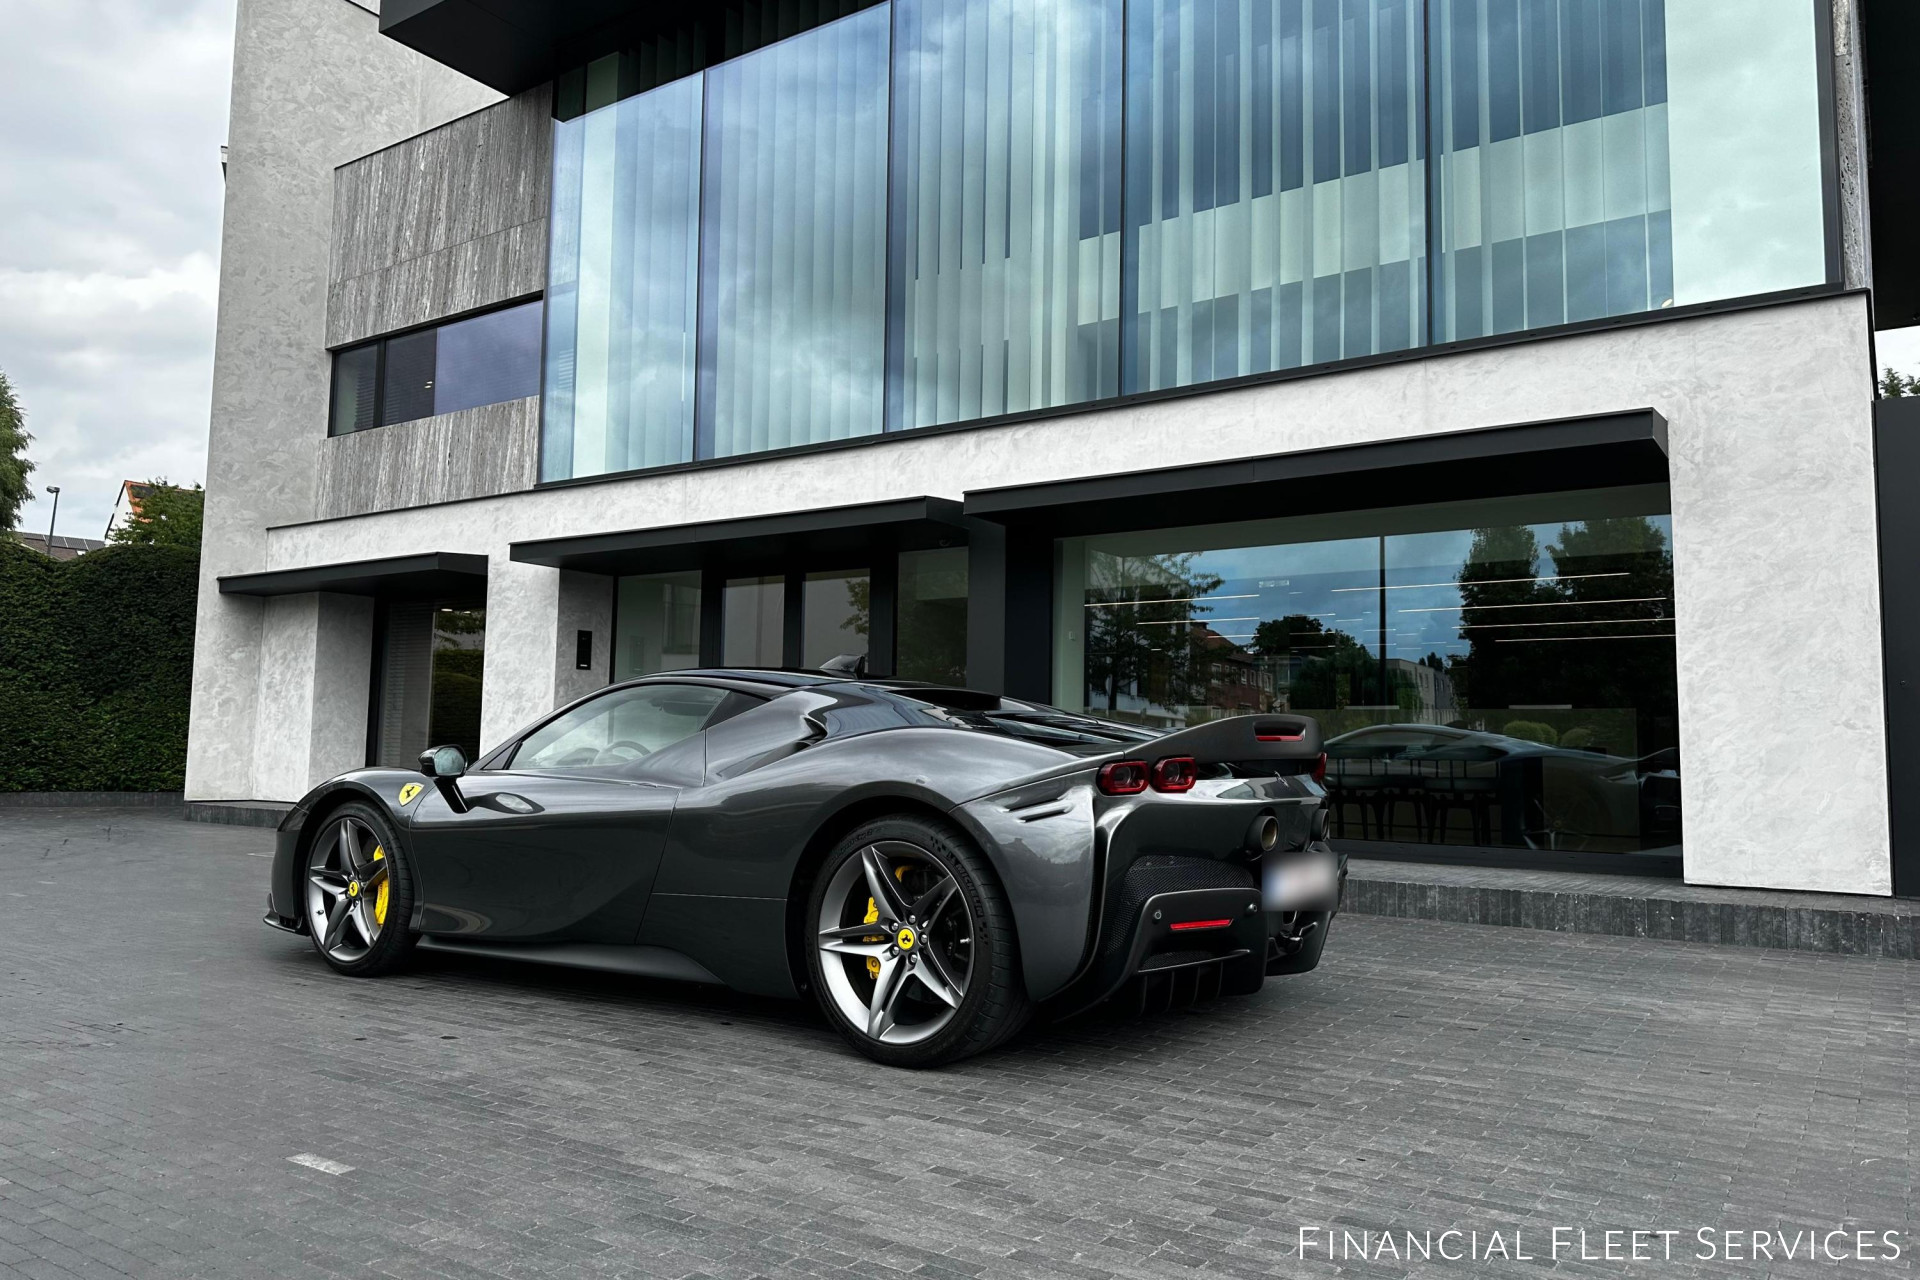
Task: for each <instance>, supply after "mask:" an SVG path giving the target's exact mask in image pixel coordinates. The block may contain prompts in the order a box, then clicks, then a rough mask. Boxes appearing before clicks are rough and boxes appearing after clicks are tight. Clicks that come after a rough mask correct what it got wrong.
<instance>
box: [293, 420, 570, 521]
mask: <svg viewBox="0 0 1920 1280" xmlns="http://www.w3.org/2000/svg"><path fill="white" fill-rule="evenodd" d="M539 448H540V397H538V396H528V397H527V398H525V399H524V400H509V401H507V402H506V403H505V404H488V405H481V406H480V407H479V408H477V409H462V410H461V411H460V412H458V413H446V414H441V415H440V416H438V417H434V418H422V419H420V420H419V421H418V422H402V423H398V424H396V425H394V426H391V427H379V428H376V429H374V430H372V431H359V432H355V433H354V434H353V435H348V436H335V437H333V438H331V439H329V440H327V441H326V444H325V447H324V448H323V449H322V451H321V457H320V475H319V502H318V504H317V505H318V506H319V509H320V514H319V518H320V519H323V520H325V519H330V518H333V517H336V516H358V515H366V514H368V513H369V512H374V511H390V510H393V509H395V508H399V507H419V506H426V505H428V504H430V503H436V502H451V501H453V500H455V499H457V498H478V497H485V496H489V495H492V494H498V493H514V492H518V491H520V490H523V489H531V488H532V487H533V485H534V480H535V478H536V464H537V459H538V455H539Z"/></svg>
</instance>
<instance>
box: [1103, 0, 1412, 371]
mask: <svg viewBox="0 0 1920 1280" xmlns="http://www.w3.org/2000/svg"><path fill="white" fill-rule="evenodd" d="M1419 15H1420V5H1419V0H1129V3H1128V6H1127V205H1126V220H1127V234H1126V250H1125V252H1126V256H1125V260H1124V262H1123V265H1122V268H1121V278H1122V290H1123V294H1122V296H1123V298H1124V299H1125V301H1124V302H1123V304H1122V312H1123V315H1124V317H1125V325H1126V334H1125V337H1124V342H1125V351H1126V388H1127V390H1129V391H1149V390H1156V389H1159V388H1163V387H1178V386H1187V385H1191V384H1193V383H1197V382H1209V381H1214V380H1217V379H1221V378H1233V377H1238V376H1240V375H1242V374H1249V373H1264V372H1266V371H1268V370H1271V369H1289V368H1294V367H1297V366H1299V365H1303V364H1317V363H1321V362H1324V361H1328V360H1339V359H1343V358H1350V357H1353V356H1363V355H1371V354H1374V353H1375V352H1380V351H1393V350H1398V349H1401V348H1404V347H1409V346H1413V345H1415V344H1417V343H1419V342H1422V341H1424V333H1423V327H1424V326H1423V325H1422V323H1421V319H1422V313H1423V311H1424V305H1423V293H1424V290H1423V287H1422V274H1423V270H1424V265H1423V261H1422V260H1423V256H1424V252H1423V248H1422V245H1423V236H1424V230H1423V228H1424V221H1425V220H1424V217H1423V213H1422V211H1423V207H1424V203H1425V199H1426V192H1425V179H1424V176H1423V173H1422V166H1421V153H1422V147H1421V134H1422V129H1423V123H1422V122H1423V113H1422V111H1421V94H1420V84H1419V67H1420V48H1421V30H1420V21H1419Z"/></svg>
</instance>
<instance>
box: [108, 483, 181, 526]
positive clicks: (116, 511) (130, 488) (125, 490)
mask: <svg viewBox="0 0 1920 1280" xmlns="http://www.w3.org/2000/svg"><path fill="white" fill-rule="evenodd" d="M179 487H180V486H179V485H156V484H153V483H151V482H149V481H146V480H122V481H121V482H120V492H119V494H118V495H117V496H116V497H115V498H114V500H113V514H112V515H110V516H108V517H107V537H109V538H111V537H113V531H114V530H115V529H118V528H120V527H121V526H123V525H125V524H126V522H127V521H129V520H131V519H133V518H134V517H135V516H137V515H139V514H140V504H141V502H143V501H145V499H146V498H147V496H148V495H149V494H151V493H152V492H153V491H154V490H155V489H177V488H179Z"/></svg>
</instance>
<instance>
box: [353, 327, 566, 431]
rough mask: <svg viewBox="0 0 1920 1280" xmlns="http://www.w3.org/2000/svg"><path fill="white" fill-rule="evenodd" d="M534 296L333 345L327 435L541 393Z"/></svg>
mask: <svg viewBox="0 0 1920 1280" xmlns="http://www.w3.org/2000/svg"><path fill="white" fill-rule="evenodd" d="M540 316H541V305H540V304H539V303H538V302H525V303H521V304H520V305H518V306H513V307H506V308H503V309H502V310H499V311H490V312H487V313H486V314H484V315H478V316H473V317H470V318H468V319H466V320H455V321H454V322H452V323H451V324H443V325H438V326H436V327H434V328H431V329H416V330H414V331H413V332H411V333H402V334H396V335H394V336H392V337H389V338H378V339H375V340H374V341H372V342H366V343H362V344H360V345H359V346H357V347H348V348H346V349H345V350H342V351H336V352H335V353H334V356H333V397H332V407H331V410H330V414H329V417H328V421H327V434H329V435H336V436H342V435H347V434H348V433H350V432H354V431H365V430H366V429H368V428H369V427H390V426H393V425H395V424H396V423H401V422H413V421H415V420H416V419H419V418H430V417H433V416H434V415H435V414H441V413H455V412H457V411H459V410H461V409H473V408H478V407H479V406H481V405H487V404H500V403H503V402H505V401H508V400H520V399H524V398H526V397H527V396H533V395H538V394H540Z"/></svg>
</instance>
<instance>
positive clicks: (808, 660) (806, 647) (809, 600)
mask: <svg viewBox="0 0 1920 1280" xmlns="http://www.w3.org/2000/svg"><path fill="white" fill-rule="evenodd" d="M872 586H873V583H872V580H871V579H870V578H869V577H868V576H867V571H866V570H865V569H849V570H845V571H836V572H829V573H809V574H808V575H807V577H806V582H805V585H804V587H803V594H802V597H801V609H802V614H801V618H802V627H801V642H800V665H801V666H803V667H813V668H815V669H818V668H819V667H822V666H824V665H825V664H826V663H828V662H831V661H833V659H835V658H847V659H856V658H865V657H866V656H867V632H868V627H869V625H870V621H871V618H872V604H873V593H872Z"/></svg>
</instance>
